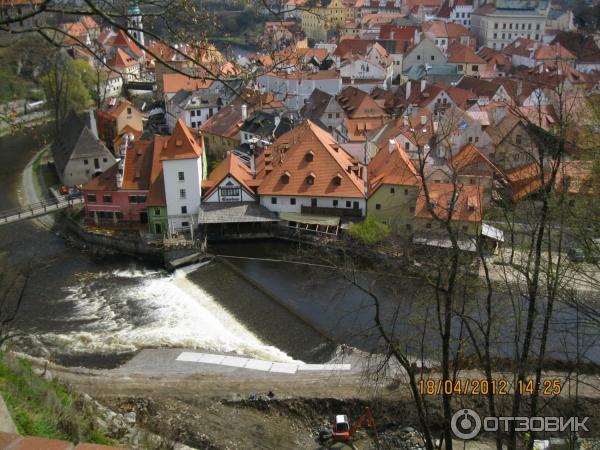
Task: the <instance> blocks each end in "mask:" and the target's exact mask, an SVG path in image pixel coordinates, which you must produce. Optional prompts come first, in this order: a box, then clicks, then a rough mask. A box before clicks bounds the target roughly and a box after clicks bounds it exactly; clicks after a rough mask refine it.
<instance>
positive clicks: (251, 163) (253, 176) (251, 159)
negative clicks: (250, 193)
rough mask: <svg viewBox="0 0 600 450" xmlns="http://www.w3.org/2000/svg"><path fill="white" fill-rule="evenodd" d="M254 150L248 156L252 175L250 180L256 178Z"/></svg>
mask: <svg viewBox="0 0 600 450" xmlns="http://www.w3.org/2000/svg"><path fill="white" fill-rule="evenodd" d="M255 153H256V150H254V151H252V154H251V155H250V172H251V173H252V178H256V161H254V158H255Z"/></svg>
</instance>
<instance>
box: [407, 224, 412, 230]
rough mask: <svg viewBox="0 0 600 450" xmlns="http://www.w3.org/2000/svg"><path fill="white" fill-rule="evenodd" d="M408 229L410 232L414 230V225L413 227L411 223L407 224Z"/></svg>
mask: <svg viewBox="0 0 600 450" xmlns="http://www.w3.org/2000/svg"><path fill="white" fill-rule="evenodd" d="M406 229H407V230H408V231H410V230H412V225H411V224H410V223H407V224H406Z"/></svg>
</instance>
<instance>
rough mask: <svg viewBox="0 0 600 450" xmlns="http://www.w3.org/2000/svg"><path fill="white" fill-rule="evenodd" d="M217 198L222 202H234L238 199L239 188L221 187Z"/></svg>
mask: <svg viewBox="0 0 600 450" xmlns="http://www.w3.org/2000/svg"><path fill="white" fill-rule="evenodd" d="M219 197H220V199H221V200H223V201H235V200H238V199H239V197H240V188H239V187H235V186H233V185H232V187H221V188H219Z"/></svg>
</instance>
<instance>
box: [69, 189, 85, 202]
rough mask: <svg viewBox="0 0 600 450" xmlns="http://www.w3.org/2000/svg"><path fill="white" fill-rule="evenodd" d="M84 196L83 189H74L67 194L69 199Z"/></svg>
mask: <svg viewBox="0 0 600 450" xmlns="http://www.w3.org/2000/svg"><path fill="white" fill-rule="evenodd" d="M81 197H83V192H81V191H73V192H71V193H70V194H68V195H67V200H75V199H76V198H81Z"/></svg>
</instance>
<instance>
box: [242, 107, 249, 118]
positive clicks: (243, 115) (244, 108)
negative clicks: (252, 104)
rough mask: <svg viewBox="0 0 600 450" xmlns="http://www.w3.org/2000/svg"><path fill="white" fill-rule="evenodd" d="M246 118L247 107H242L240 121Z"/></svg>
mask: <svg viewBox="0 0 600 450" xmlns="http://www.w3.org/2000/svg"><path fill="white" fill-rule="evenodd" d="M247 118H248V105H242V120H246V119H247Z"/></svg>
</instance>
